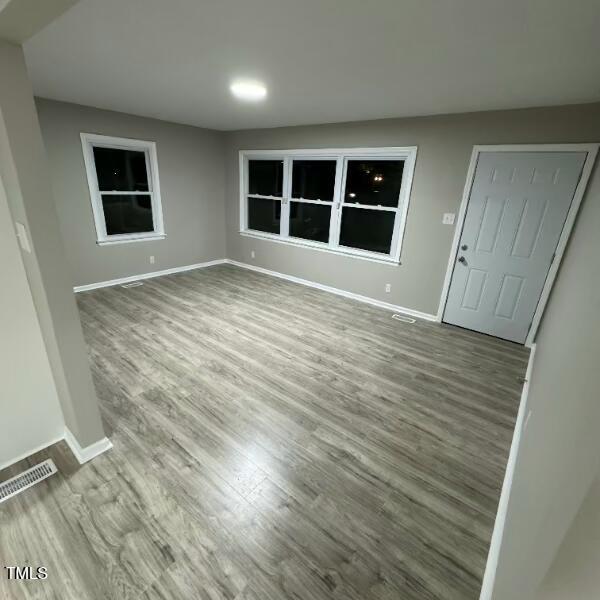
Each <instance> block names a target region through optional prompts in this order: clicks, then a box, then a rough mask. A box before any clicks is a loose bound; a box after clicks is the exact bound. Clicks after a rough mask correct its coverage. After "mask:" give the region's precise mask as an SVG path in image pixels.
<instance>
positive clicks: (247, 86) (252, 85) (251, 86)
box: [229, 80, 267, 102]
mask: <svg viewBox="0 0 600 600" xmlns="http://www.w3.org/2000/svg"><path fill="white" fill-rule="evenodd" d="M229 89H230V90H231V93H232V94H233V95H234V96H235V97H236V98H239V99H240V100H248V101H251V102H256V101H257V100H263V99H264V98H266V96H267V88H266V87H265V86H264V85H263V84H262V83H260V81H248V80H245V81H234V82H233V83H232V84H231V85H230V86H229Z"/></svg>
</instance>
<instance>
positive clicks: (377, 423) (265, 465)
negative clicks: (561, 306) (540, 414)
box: [0, 266, 528, 600]
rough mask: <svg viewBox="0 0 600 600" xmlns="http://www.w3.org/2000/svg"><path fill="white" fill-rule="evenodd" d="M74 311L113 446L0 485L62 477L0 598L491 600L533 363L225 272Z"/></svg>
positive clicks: (22, 507) (157, 285) (45, 487)
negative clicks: (518, 422)
mask: <svg viewBox="0 0 600 600" xmlns="http://www.w3.org/2000/svg"><path fill="white" fill-rule="evenodd" d="M77 299H78V302H79V307H80V311H81V318H82V322H83V326H84V331H85V336H86V340H87V342H88V345H89V351H90V360H91V365H92V371H93V375H94V379H95V384H96V387H97V391H98V395H99V397H100V401H101V409H102V414H103V418H104V420H105V423H106V427H107V430H108V432H109V435H110V437H111V440H112V441H113V443H114V448H113V450H111V451H110V452H107V453H106V454H104V455H102V456H100V457H98V458H96V459H95V460H93V461H92V462H90V463H88V464H86V465H84V466H79V465H77V464H76V462H75V461H74V459H73V458H72V456H71V455H70V453H69V451H68V449H67V447H66V445H65V444H64V443H63V442H61V443H59V444H57V445H55V446H54V447H52V448H50V449H49V450H47V451H43V452H41V453H38V454H37V455H36V456H34V457H32V458H30V459H29V460H26V461H22V462H21V463H19V464H17V465H15V466H14V467H12V468H10V469H6V470H5V471H3V472H0V480H3V479H6V478H8V477H10V476H12V475H14V474H16V473H17V472H18V471H19V470H21V469H22V468H23V467H24V466H26V465H28V464H33V463H35V462H36V461H38V460H40V459H42V458H45V457H47V456H51V457H53V458H54V460H55V462H56V463H57V465H58V467H59V469H60V474H59V475H55V476H53V477H51V478H50V479H48V480H47V481H45V482H42V483H41V484H38V485H37V486H36V487H34V488H32V489H30V490H28V491H26V492H25V493H23V494H21V495H19V496H17V497H15V498H13V499H11V500H9V501H7V502H5V503H4V504H2V505H0V563H2V565H24V564H30V565H33V566H34V567H35V566H46V567H47V568H48V573H49V578H48V579H47V580H45V581H32V582H26V583H21V582H19V583H15V582H12V581H11V582H9V581H7V580H6V574H5V572H3V573H0V597H1V598H3V599H4V598H9V599H11V600H12V599H13V598H15V599H17V598H44V599H45V598H53V599H60V600H67V599H73V600H84V599H88V598H89V599H94V600H96V599H109V598H110V599H118V600H123V599H128V598H140V599H144V600H151V599H152V600H166V599H168V600H171V599H173V600H175V599H178V600H181V599H206V600H217V599H218V600H221V599H229V600H287V599H295V600H325V599H340V600H342V599H343V600H371V599H372V600H375V599H381V600H384V599H385V600H392V599H393V600H413V599H414V600H417V599H418V600H428V599H440V600H441V599H443V600H471V599H476V598H477V597H478V595H479V589H480V585H481V580H482V575H483V570H484V566H485V560H486V556H487V550H488V546H489V541H490V536H491V531H492V527H493V522H494V515H495V512H496V507H497V503H498V498H499V494H500V488H501V483H502V478H503V474H504V468H505V463H506V459H507V456H508V449H509V445H510V441H511V435H512V429H513V425H514V421H515V417H516V412H517V405H518V398H519V395H520V389H521V380H522V377H523V376H524V373H525V367H526V360H527V356H528V352H527V351H526V350H525V349H523V348H521V347H519V346H516V345H514V344H511V343H508V342H503V341H500V340H496V339H493V338H490V337H486V336H482V335H478V334H475V333H472V332H468V331H465V330H461V329H456V328H452V327H448V326H442V325H438V324H435V323H427V322H422V321H419V322H417V323H415V324H407V323H402V322H400V321H396V320H393V319H392V318H391V313H389V312H388V311H384V310H380V309H377V308H374V307H371V306H368V305H365V304H360V303H356V302H354V301H351V300H347V299H343V298H340V297H337V296H334V295H331V294H327V293H325V292H320V291H317V290H313V289H310V288H306V287H302V286H299V285H296V284H293V283H289V282H285V281H282V280H278V279H274V278H271V277H268V276H264V275H259V274H256V273H253V272H250V271H246V270H242V269H239V268H236V267H233V266H218V267H212V268H209V269H204V270H198V271H190V272H188V273H185V274H179V275H173V276H167V277H162V278H158V279H152V280H147V281H145V282H144V285H143V286H141V287H135V288H129V289H123V288H121V287H114V288H106V289H102V290H96V291H93V292H88V293H84V294H79V295H78V296H77ZM2 565H0V566H2Z"/></svg>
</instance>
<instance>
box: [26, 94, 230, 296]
mask: <svg viewBox="0 0 600 600" xmlns="http://www.w3.org/2000/svg"><path fill="white" fill-rule="evenodd" d="M36 104H37V109H38V114H39V119H40V123H41V127H42V135H43V138H44V143H45V146H46V151H47V154H48V160H49V162H50V169H51V177H52V191H53V193H54V198H55V202H56V210H57V213H58V218H59V221H60V228H61V231H62V237H63V241H64V244H65V248H66V251H67V258H68V261H69V267H70V270H71V275H72V279H73V285H84V284H89V283H96V282H99V281H106V280H110V279H116V278H119V277H126V276H128V275H138V274H142V273H147V272H151V271H159V270H162V269H168V268H171V267H180V266H184V265H190V264H195V263H200V262H205V261H209V260H214V259H220V258H225V247H226V246H225V225H224V222H225V209H224V202H223V187H224V164H223V136H222V134H220V133H218V132H215V131H208V130H204V129H198V128H196V127H186V126H184V125H176V124H172V123H167V122H165V121H158V120H154V119H146V118H141V117H135V116H131V115H126V114H123V113H117V112H111V111H105V110H99V109H94V108H89V107H84V106H79V105H76V104H68V103H62V102H54V101H50V100H43V99H39V98H38V99H37V100H36ZM81 132H86V133H99V134H103V135H112V136H116V137H131V138H137V139H142V140H151V141H155V142H156V150H157V155H158V170H159V176H160V187H161V199H162V206H163V215H164V223H165V231H166V234H167V238H166V239H164V240H154V241H148V242H135V243H129V244H119V245H111V246H98V245H97V244H96V230H95V228H94V219H93V216H92V207H91V203H90V194H89V190H88V184H87V178H86V174H85V167H84V162H83V153H82V148H81V139H80V137H79V134H80V133H81ZM150 255H153V256H154V257H155V261H156V262H155V264H150V262H149V257H150Z"/></svg>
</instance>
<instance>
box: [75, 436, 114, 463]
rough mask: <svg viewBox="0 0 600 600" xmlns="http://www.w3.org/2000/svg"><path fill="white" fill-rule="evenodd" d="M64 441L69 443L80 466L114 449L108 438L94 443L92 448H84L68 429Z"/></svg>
mask: <svg viewBox="0 0 600 600" xmlns="http://www.w3.org/2000/svg"><path fill="white" fill-rule="evenodd" d="M64 440H65V442H67V444H68V446H69V448H70V449H71V452H72V453H73V455H74V456H75V458H76V459H77V460H78V461H79V464H80V465H82V464H83V463H86V462H88V460H92V458H96V456H99V455H100V454H102V453H103V452H106V451H107V450H110V449H111V448H112V442H111V441H110V440H109V439H108V438H106V437H105V438H102V439H101V440H98V441H97V442H94V443H93V444H91V445H90V446H86V447H85V448H82V447H81V446H80V445H79V442H78V441H77V440H76V439H75V436H74V435H73V434H72V433H71V432H70V431H69V430H68V429H65V437H64Z"/></svg>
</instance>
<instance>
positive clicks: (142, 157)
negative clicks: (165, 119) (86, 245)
mask: <svg viewBox="0 0 600 600" xmlns="http://www.w3.org/2000/svg"><path fill="white" fill-rule="evenodd" d="M81 141H82V144H83V153H84V159H85V165H86V171H87V176H88V185H89V188H90V195H91V200H92V209H93V214H94V221H95V225H96V232H97V241H98V243H99V244H109V243H116V242H128V241H140V240H145V239H156V238H159V239H161V238H164V237H165V235H164V229H163V225H162V223H163V220H162V207H161V202H160V190H159V187H158V165H157V160H156V148H155V145H154V143H153V142H143V141H138V140H130V139H125V138H110V137H106V136H101V135H92V134H85V133H82V134H81Z"/></svg>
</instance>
